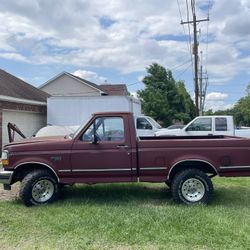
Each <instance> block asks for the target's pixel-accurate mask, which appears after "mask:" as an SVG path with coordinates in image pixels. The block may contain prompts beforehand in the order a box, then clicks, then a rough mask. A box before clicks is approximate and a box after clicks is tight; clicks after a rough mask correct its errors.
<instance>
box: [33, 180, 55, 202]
mask: <svg viewBox="0 0 250 250" xmlns="http://www.w3.org/2000/svg"><path fill="white" fill-rule="evenodd" d="M54 191H55V188H54V184H53V182H52V181H50V180H47V179H44V180H39V181H38V182H36V183H35V185H34V186H33V188H32V197H33V199H34V200H35V201H36V202H40V203H43V202H46V201H48V200H49V199H50V198H51V197H52V196H53V194H54Z"/></svg>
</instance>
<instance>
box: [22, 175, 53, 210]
mask: <svg viewBox="0 0 250 250" xmlns="http://www.w3.org/2000/svg"><path fill="white" fill-rule="evenodd" d="M19 196H20V198H21V200H22V201H23V203H24V204H25V205H26V206H32V205H42V204H46V203H50V202H52V201H54V200H55V199H56V198H57V196H58V184H57V181H56V180H55V178H54V177H53V176H51V175H50V173H48V172H47V171H45V170H37V171H34V172H31V173H29V174H27V175H26V176H25V177H24V178H23V180H22V183H21V188H20V192H19Z"/></svg>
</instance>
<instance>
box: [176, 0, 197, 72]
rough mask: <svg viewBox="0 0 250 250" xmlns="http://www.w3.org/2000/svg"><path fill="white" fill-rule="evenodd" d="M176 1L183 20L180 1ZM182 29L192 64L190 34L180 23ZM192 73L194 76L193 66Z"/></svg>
mask: <svg viewBox="0 0 250 250" xmlns="http://www.w3.org/2000/svg"><path fill="white" fill-rule="evenodd" d="M176 1H177V5H178V9H179V14H180V18H181V22H182V21H183V18H182V13H181V8H180V3H179V0H176ZM182 29H183V33H184V37H185V41H186V45H187V50H188V52H189V54H190V60H191V62H192V64H193V57H192V47H191V38H190V34H189V38H188V35H187V34H186V30H185V27H184V25H182ZM192 75H193V77H194V72H193V67H192Z"/></svg>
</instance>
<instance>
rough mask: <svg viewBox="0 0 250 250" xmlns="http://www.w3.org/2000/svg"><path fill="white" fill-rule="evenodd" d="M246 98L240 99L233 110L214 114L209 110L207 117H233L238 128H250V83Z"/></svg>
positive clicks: (219, 111)
mask: <svg viewBox="0 0 250 250" xmlns="http://www.w3.org/2000/svg"><path fill="white" fill-rule="evenodd" d="M246 94H247V95H246V96H245V97H242V98H240V100H239V101H238V102H237V103H236V105H235V106H234V107H233V108H232V109H227V110H218V111H215V112H212V110H208V111H207V112H206V113H205V114H206V115H232V116H233V117H234V121H235V124H236V125H237V126H250V83H249V84H248V85H247V88H246Z"/></svg>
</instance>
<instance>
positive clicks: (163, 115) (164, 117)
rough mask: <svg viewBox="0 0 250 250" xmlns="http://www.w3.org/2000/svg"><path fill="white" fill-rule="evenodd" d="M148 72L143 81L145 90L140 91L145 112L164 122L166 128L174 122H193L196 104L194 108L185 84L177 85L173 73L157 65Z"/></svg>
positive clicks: (150, 67) (151, 66)
mask: <svg viewBox="0 0 250 250" xmlns="http://www.w3.org/2000/svg"><path fill="white" fill-rule="evenodd" d="M146 70H147V73H148V75H147V76H145V77H144V79H143V83H144V84H145V89H143V90H140V91H138V95H139V97H140V98H141V101H142V110H143V112H144V113H145V114H146V115H149V116H152V117H153V118H155V119H156V120H157V121H160V122H162V123H163V125H164V126H168V125H170V124H172V122H173V121H174V120H179V121H185V122H186V121H187V120H191V119H192V117H193V113H192V112H193V111H192V109H193V108H194V104H193V107H192V100H191V98H190V96H189V94H188V93H187V91H186V89H185V86H184V83H183V82H179V83H176V82H175V80H174V78H173V76H172V72H171V71H170V70H166V69H165V68H164V67H162V66H160V65H159V64H157V63H153V64H152V65H150V66H149V67H148V68H147V69H146ZM190 100H191V102H190Z"/></svg>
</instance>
